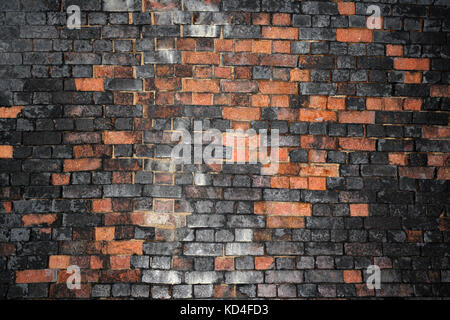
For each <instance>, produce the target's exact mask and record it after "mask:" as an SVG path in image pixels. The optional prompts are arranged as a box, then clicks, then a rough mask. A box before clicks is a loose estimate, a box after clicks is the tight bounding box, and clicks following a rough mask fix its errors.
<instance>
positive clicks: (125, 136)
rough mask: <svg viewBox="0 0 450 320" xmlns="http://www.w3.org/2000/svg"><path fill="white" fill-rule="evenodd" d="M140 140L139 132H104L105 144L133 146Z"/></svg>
mask: <svg viewBox="0 0 450 320" xmlns="http://www.w3.org/2000/svg"><path fill="white" fill-rule="evenodd" d="M141 140H142V136H141V133H140V132H133V131H105V133H104V142H105V144H134V143H139V142H140V141H141Z"/></svg>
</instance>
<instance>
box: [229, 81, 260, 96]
mask: <svg viewBox="0 0 450 320" xmlns="http://www.w3.org/2000/svg"><path fill="white" fill-rule="evenodd" d="M221 87H222V91H223V92H240V93H247V92H248V93H251V92H253V93H256V92H258V83H257V82H256V81H246V80H235V81H233V80H222V81H221Z"/></svg>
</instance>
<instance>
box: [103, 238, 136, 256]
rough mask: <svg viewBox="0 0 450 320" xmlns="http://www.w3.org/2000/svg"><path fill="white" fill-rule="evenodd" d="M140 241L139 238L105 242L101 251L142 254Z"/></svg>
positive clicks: (118, 253) (106, 252)
mask: <svg viewBox="0 0 450 320" xmlns="http://www.w3.org/2000/svg"><path fill="white" fill-rule="evenodd" d="M142 243H143V241H139V240H126V241H111V242H106V243H105V246H104V247H103V249H102V251H103V253H104V254H109V255H132V254H137V255H142Z"/></svg>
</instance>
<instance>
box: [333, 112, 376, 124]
mask: <svg viewBox="0 0 450 320" xmlns="http://www.w3.org/2000/svg"><path fill="white" fill-rule="evenodd" d="M339 122H340V123H367V124H371V123H375V112H373V111H343V112H339Z"/></svg>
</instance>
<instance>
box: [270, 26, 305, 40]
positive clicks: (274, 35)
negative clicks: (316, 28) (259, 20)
mask: <svg viewBox="0 0 450 320" xmlns="http://www.w3.org/2000/svg"><path fill="white" fill-rule="evenodd" d="M262 37H263V38H266V39H286V40H297V39H298V28H283V27H263V28H262Z"/></svg>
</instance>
